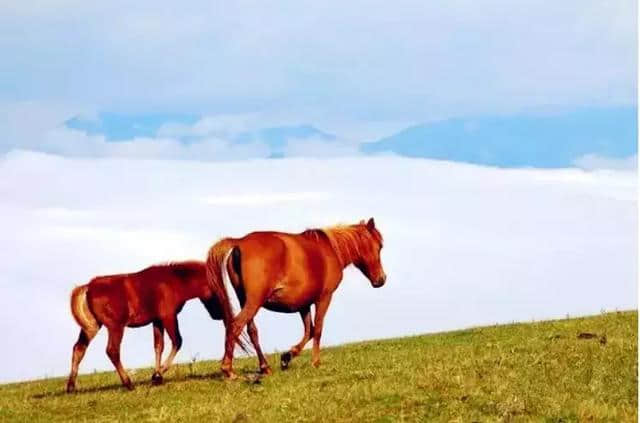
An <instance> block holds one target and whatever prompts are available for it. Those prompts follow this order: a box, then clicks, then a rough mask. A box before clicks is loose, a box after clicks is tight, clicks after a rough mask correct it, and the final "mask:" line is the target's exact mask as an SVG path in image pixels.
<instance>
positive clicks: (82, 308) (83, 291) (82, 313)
mask: <svg viewBox="0 0 640 423" xmlns="http://www.w3.org/2000/svg"><path fill="white" fill-rule="evenodd" d="M88 288H89V286H88V285H80V286H77V287H75V288H73V291H71V314H73V318H74V319H75V320H76V322H77V323H78V325H79V326H80V327H81V328H82V330H83V331H85V333H86V334H87V335H88V336H89V338H93V336H95V334H96V333H98V330H100V324H99V323H98V320H97V319H96V317H95V316H94V315H93V313H92V312H91V309H90V308H89V303H88V302H87V289H88Z"/></svg>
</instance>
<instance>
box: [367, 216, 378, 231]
mask: <svg viewBox="0 0 640 423" xmlns="http://www.w3.org/2000/svg"><path fill="white" fill-rule="evenodd" d="M375 228H376V222H375V221H374V220H373V217H372V218H371V219H369V221H368V222H367V229H375Z"/></svg>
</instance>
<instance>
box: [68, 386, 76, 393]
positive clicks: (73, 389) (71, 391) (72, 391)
mask: <svg viewBox="0 0 640 423" xmlns="http://www.w3.org/2000/svg"><path fill="white" fill-rule="evenodd" d="M75 391H76V385H73V384H67V394H73V393H74V392H75Z"/></svg>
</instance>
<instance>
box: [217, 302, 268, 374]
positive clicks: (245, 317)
mask: <svg viewBox="0 0 640 423" xmlns="http://www.w3.org/2000/svg"><path fill="white" fill-rule="evenodd" d="M260 305H261V303H260V302H259V301H256V300H255V299H252V298H247V301H246V303H245V304H244V306H243V307H242V310H240V313H238V315H237V316H236V317H235V318H234V319H233V321H232V322H231V323H230V324H229V325H228V327H227V328H226V329H227V330H226V336H225V344H224V358H223V359H222V366H220V369H221V370H222V373H223V374H224V375H225V377H226V378H228V379H235V378H236V377H237V375H236V374H235V372H234V371H233V350H234V349H235V346H236V342H237V339H238V337H239V336H240V333H241V332H242V329H243V328H244V327H245V326H246V325H247V324H248V323H249V321H250V320H252V319H253V318H254V317H255V315H256V313H257V312H258V309H260Z"/></svg>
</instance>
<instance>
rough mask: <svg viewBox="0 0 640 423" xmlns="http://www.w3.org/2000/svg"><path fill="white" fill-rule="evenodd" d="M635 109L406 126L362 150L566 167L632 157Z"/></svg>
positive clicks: (484, 162) (485, 162)
mask: <svg viewBox="0 0 640 423" xmlns="http://www.w3.org/2000/svg"><path fill="white" fill-rule="evenodd" d="M636 110H637V109H636V107H618V108H607V109H580V110H574V111H572V112H568V113H558V114H553V115H547V116H542V115H541V116H531V115H526V116H500V117H479V118H463V119H449V120H445V121H440V122H434V123H427V124H421V125H416V126H412V127H409V128H407V129H404V130H402V131H400V132H398V133H396V134H394V135H391V136H389V137H386V138H383V139H381V140H379V141H376V142H372V143H367V144H363V145H362V146H361V150H362V151H363V152H364V153H368V154H373V153H380V152H393V153H396V154H399V155H402V156H407V157H424V158H432V159H441V160H450V161H459V162H468V163H475V164H481V165H491V166H501V167H527V166H531V167H545V168H553V167H566V166H571V165H573V164H574V162H575V160H576V159H578V158H579V157H582V156H584V155H589V154H594V155H602V156H606V157H615V158H622V157H628V156H631V155H634V154H637V144H636V139H637V132H638V130H637V114H636V113H637V112H636Z"/></svg>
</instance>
